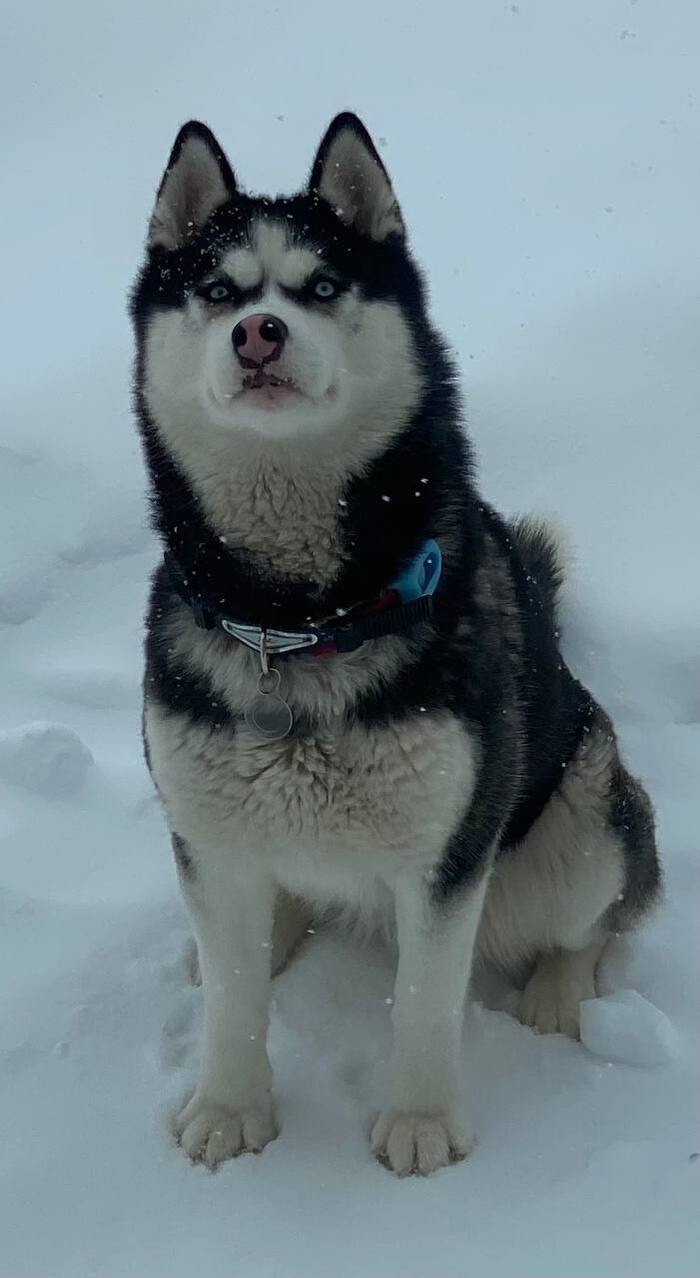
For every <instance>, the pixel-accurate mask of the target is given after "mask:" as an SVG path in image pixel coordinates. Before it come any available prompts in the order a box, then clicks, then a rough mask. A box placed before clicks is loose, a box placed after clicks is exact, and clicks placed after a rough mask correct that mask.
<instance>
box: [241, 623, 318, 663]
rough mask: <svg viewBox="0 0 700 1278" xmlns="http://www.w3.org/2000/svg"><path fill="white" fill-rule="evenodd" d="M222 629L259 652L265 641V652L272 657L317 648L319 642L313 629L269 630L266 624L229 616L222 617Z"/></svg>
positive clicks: (247, 646)
mask: <svg viewBox="0 0 700 1278" xmlns="http://www.w3.org/2000/svg"><path fill="white" fill-rule="evenodd" d="M221 629H222V630H225V631H226V633H227V634H228V635H233V638H234V639H237V640H238V642H239V643H243V644H245V646H246V648H253V649H254V651H255V652H257V653H260V652H261V651H262V645H263V641H264V647H265V653H266V654H267V655H269V656H271V657H272V656H274V655H275V654H280V653H283V652H298V651H300V650H302V649H304V648H315V647H316V644H317V643H318V635H317V634H316V633H314V631H312V630H268V629H266V628H265V626H247V625H244V624H243V622H240V621H230V620H229V618H228V617H222V619H221Z"/></svg>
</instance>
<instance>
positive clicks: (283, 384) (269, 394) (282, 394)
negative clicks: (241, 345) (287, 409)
mask: <svg viewBox="0 0 700 1278" xmlns="http://www.w3.org/2000/svg"><path fill="white" fill-rule="evenodd" d="M241 394H249V395H252V396H254V397H255V399H256V401H259V402H260V405H261V406H263V405H266V404H277V403H280V402H283V401H284V400H286V399H290V398H291V397H293V396H296V395H301V391H300V389H299V387H298V386H297V383H296V382H295V381H294V378H293V377H279V376H278V375H277V374H276V373H271V372H270V371H269V370H268V369H266V368H256V369H255V371H254V372H252V373H247V374H246V376H245V377H244V378H243V389H242V391H241Z"/></svg>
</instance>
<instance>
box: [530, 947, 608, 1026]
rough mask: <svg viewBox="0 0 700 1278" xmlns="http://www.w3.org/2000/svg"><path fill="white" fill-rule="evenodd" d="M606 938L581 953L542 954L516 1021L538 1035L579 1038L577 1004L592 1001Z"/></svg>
mask: <svg viewBox="0 0 700 1278" xmlns="http://www.w3.org/2000/svg"><path fill="white" fill-rule="evenodd" d="M605 945H606V938H602V939H601V940H595V941H591V942H590V944H589V945H585V946H584V947H583V949H581V950H563V949H558V950H552V951H550V953H548V954H542V955H541V956H540V957H539V959H538V960H537V963H536V964H535V970H534V972H533V973H532V976H531V977H530V979H529V981H528V983H527V985H526V986H525V989H524V991H523V996H522V999H521V1002H520V1011H519V1019H520V1020H521V1021H522V1023H523V1025H530V1026H531V1027H532V1029H534V1030H535V1031H536V1032H537V1033H538V1034H568V1035H569V1037H570V1038H578V1036H579V1004H580V1003H581V1002H583V1000H584V999H588V998H595V996H596V985H595V974H596V968H597V966H598V962H599V959H600V956H601V954H602V953H603V950H604V949H605Z"/></svg>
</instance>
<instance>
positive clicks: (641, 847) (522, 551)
mask: <svg viewBox="0 0 700 1278" xmlns="http://www.w3.org/2000/svg"><path fill="white" fill-rule="evenodd" d="M319 277H323V278H324V279H330V281H331V282H332V285H333V289H332V292H334V296H333V297H331V298H330V299H328V298H320V297H318V296H317V294H316V293H315V291H314V288H315V282H316V281H318V279H319ZM216 281H219V282H223V285H224V287H225V289H226V290H228V292H227V293H226V295H225V300H224V301H223V303H222V302H218V303H213V302H212V301H209V300H206V299H205V298H203V296H202V289H203V286H204V285H207V284H211V283H212V282H216ZM218 291H219V292H220V289H219V290H218ZM252 312H256V313H257V312H265V313H267V314H272V315H274V316H276V317H279V319H281V320H282V321H283V323H284V325H286V328H287V330H288V340H287V342H286V344H285V347H284V353H283V355H282V357H281V359H280V361H279V371H280V376H281V377H283V378H284V379H286V384H288V385H289V387H291V388H292V389H291V390H290V393H289V395H288V396H287V399H288V402H287V403H284V404H281V405H280V404H268V403H267V401H266V400H265V398H264V394H265V392H261V391H259V390H255V389H249V388H247V385H246V382H245V373H244V370H242V369H241V367H240V366H239V364H238V362H237V361H236V358H235V355H234V349H233V346H232V343H231V333H232V330H233V328H234V326H235V325H236V324H237V323H238V322H239V320H241V319H242V318H245V317H246V316H249V315H250V314H251V313H252ZM132 315H133V319H134V325H135V330H136V339H137V352H138V354H137V366H136V405H137V412H138V418H139V423H140V428H141V435H142V440H143V445H144V450H145V455H146V459H147V463H148V467H149V471H150V476H151V482H152V508H153V518H154V522H155V526H156V529H157V531H158V533H159V534H160V537H161V539H162V542H163V545H164V547H165V548H168V549H169V550H170V551H171V552H172V553H174V554H175V556H176V557H177V559H178V561H179V562H180V564H181V565H182V566H183V568H184V570H185V572H186V574H187V576H188V580H189V581H190V583H191V588H192V589H194V590H198V591H200V592H201V593H202V595H203V596H204V597H206V598H208V599H210V600H214V601H215V602H216V603H217V605H218V607H219V608H220V610H221V611H222V612H224V613H227V614H228V615H229V616H230V617H233V618H237V619H239V620H249V621H251V622H255V623H259V624H262V625H269V626H275V625H276V626H278V627H279V626H282V627H283V628H290V627H293V626H299V625H303V623H304V622H305V620H306V619H308V618H310V617H311V618H319V617H322V616H327V615H332V614H333V613H334V611H335V610H337V609H343V608H346V607H347V606H348V605H349V604H351V603H354V602H356V601H357V600H362V599H371V598H374V597H375V596H379V595H380V594H381V592H382V590H383V589H384V588H385V587H386V586H387V584H388V583H390V582H391V581H392V580H394V579H395V578H396V576H397V574H398V572H399V570H400V568H401V566H402V565H405V564H406V563H407V562H410V560H411V559H412V558H413V556H414V555H415V554H416V552H417V550H418V549H419V548H420V546H421V544H422V543H423V541H424V540H425V539H426V538H428V537H432V538H435V539H436V540H437V541H438V542H439V544H440V547H441V549H442V554H443V559H444V571H443V576H442V579H441V582H440V586H439V589H438V592H437V594H436V596H435V611H434V618H433V621H432V622H431V623H425V624H423V625H422V626H421V627H420V628H419V629H417V630H416V631H415V632H414V633H413V634H411V635H410V636H408V637H397V636H393V637H385V638H383V639H377V640H374V641H372V642H368V643H365V644H364V645H363V646H362V647H361V648H360V649H358V650H357V651H355V652H352V653H349V654H347V655H336V656H328V657H326V658H323V659H318V660H317V659H314V658H313V657H311V656H309V655H307V654H303V653H302V654H298V655H292V656H289V657H287V658H285V659H284V660H280V661H279V662H278V663H277V668H278V669H279V670H280V673H281V680H282V684H281V691H282V694H283V696H284V697H285V699H286V700H287V701H288V703H289V704H290V706H291V707H292V710H293V712H294V716H295V729H294V732H293V734H292V735H291V736H290V737H289V738H287V739H285V740H282V741H277V742H274V741H264V740H261V739H259V738H257V737H256V735H255V733H254V732H253V731H252V730H251V729H250V728H249V727H248V726H247V725H246V723H245V720H244V713H245V710H246V708H247V706H249V704H250V702H251V699H252V697H253V695H254V691H255V687H256V678H257V674H258V669H259V665H258V661H257V658H256V656H255V654H253V653H252V652H251V651H249V650H248V649H246V648H244V647H243V646H241V645H240V644H238V643H237V642H236V641H235V640H234V639H232V638H231V637H229V636H228V635H226V634H225V633H223V632H222V631H221V630H215V631H205V630H202V629H199V628H198V626H197V624H196V622H195V618H194V616H193V614H192V612H191V611H190V609H189V608H188V606H187V605H186V604H185V603H183V602H182V601H181V599H180V598H179V597H178V595H177V594H176V593H175V592H174V590H173V588H172V586H171V584H170V581H169V579H168V577H167V574H166V572H165V570H164V569H163V568H162V567H161V568H160V569H158V570H157V571H156V573H155V577H154V581H153V589H152V596H151V604H150V611H149V616H148V628H147V644H146V677H145V705H144V735H145V743H146V751H147V757H148V761H149V766H150V769H151V772H152V775H153V778H154V781H155V784H156V786H157V788H158V792H159V795H160V797H161V800H162V803H163V806H164V808H165V812H166V816H167V820H168V823H169V826H170V829H171V832H172V837H173V845H174V848H175V853H176V860H177V864H178V869H179V875H180V881H181V885H182V890H183V893H184V897H185V900H186V903H187V907H188V910H189V913H190V916H191V919H192V923H193V927H194V931H195V934H196V939H197V945H198V950H199V956H200V964H201V972H202V978H203V984H204V994H205V1003H206V1015H205V1041H204V1051H203V1059H202V1065H201V1074H200V1078H199V1082H198V1084H197V1087H196V1089H195V1092H194V1094H193V1096H192V1097H191V1099H190V1100H189V1102H188V1103H187V1105H186V1106H185V1108H184V1109H183V1111H182V1113H181V1114H180V1115H179V1118H178V1119H177V1132H178V1135H179V1139H180V1142H181V1144H182V1146H183V1148H184V1150H185V1151H186V1152H187V1153H188V1154H189V1155H190V1156H191V1157H193V1158H196V1159H201V1160H203V1161H204V1162H206V1163H207V1164H208V1165H209V1166H212V1167H213V1166H215V1165H216V1164H218V1163H219V1162H220V1161H221V1160H223V1159H225V1158H228V1157H231V1156H233V1155H236V1154H238V1153H240V1152H242V1151H244V1150H260V1149H262V1148H263V1146H264V1145H266V1144H267V1142H268V1141H270V1140H272V1139H273V1137H274V1136H275V1135H276V1133H277V1124H276V1119H275V1108H274V1103H273V1098H272V1077H271V1072H270V1066H269V1062H268V1058H267V1053H266V1045H265V1040H266V1034H267V1026H268V1009H269V1001H270V981H271V974H272V972H273V971H274V970H276V969H277V968H278V967H279V966H280V965H281V964H282V963H283V962H284V960H285V958H286V956H287V955H288V953H289V952H290V950H291V949H292V948H293V947H294V945H295V944H296V942H297V941H298V939H299V936H300V935H301V934H302V933H303V932H304V930H305V929H306V928H307V926H308V923H309V919H310V917H311V913H312V912H315V913H318V912H319V911H321V912H323V911H326V910H327V909H328V908H329V907H332V908H337V907H339V908H340V909H341V910H343V911H348V912H350V913H354V914H357V915H359V916H361V917H363V918H366V919H370V920H372V921H375V920H376V921H382V920H389V921H390V923H391V925H392V927H393V930H394V933H395V936H396V940H397V943H398V967H397V974H396V988H395V995H394V1003H393V1028H394V1044H393V1053H392V1062H391V1075H390V1087H389V1095H388V1097H387V1102H386V1108H385V1110H384V1111H383V1113H382V1114H381V1115H380V1117H379V1118H378V1120H377V1122H376V1124H375V1125H374V1128H373V1131H372V1138H371V1139H372V1147H373V1149H374V1151H375V1153H376V1155H377V1157H378V1158H379V1159H380V1160H381V1161H382V1162H383V1163H385V1164H386V1165H387V1166H388V1167H390V1168H391V1169H393V1170H394V1171H395V1172H397V1173H398V1174H399V1175H405V1174H408V1173H410V1172H412V1171H417V1172H420V1173H424V1174H425V1173H429V1172H432V1171H434V1170H435V1169H436V1168H438V1167H441V1166H444V1165H446V1164H448V1163H450V1162H452V1161H454V1160H455V1159H458V1158H460V1157H462V1156H463V1155H464V1154H465V1153H466V1152H467V1150H468V1148H469V1146H470V1144H471V1140H472V1118H471V1115H470V1113H469V1106H468V1103H467V1104H466V1106H465V1105H464V1103H463V1102H464V1098H462V1100H460V1089H459V1077H458V1075H459V1059H460V1039H461V1029H462V1011H463V1004H464V999H465V993H466V990H467V985H468V982H469V978H470V971H471V970H472V959H473V957H474V960H475V963H474V970H475V971H479V970H482V969H486V968H492V969H497V970H499V971H500V972H503V973H506V974H507V975H508V977H509V978H510V979H511V980H513V981H516V982H519V984H520V987H521V989H522V995H521V1000H520V1009H519V1014H520V1018H521V1020H523V1021H524V1022H525V1023H527V1024H529V1025H531V1026H533V1027H534V1028H535V1029H536V1030H539V1031H543V1032H550V1031H563V1032H565V1033H567V1034H571V1035H573V1036H576V1035H577V1034H578V1006H579V1002H580V1000H581V999H584V998H590V997H592V996H593V995H594V993H595V972H596V965H597V963H598V960H599V958H600V956H601V953H602V951H603V949H604V947H605V944H606V940H607V938H608V937H609V936H610V935H611V933H613V932H619V931H621V930H624V929H628V928H631V927H633V926H634V925H635V924H636V923H637V922H638V920H639V919H640V918H641V917H642V916H643V915H644V913H645V912H646V911H647V910H648V909H649V907H650V906H651V905H652V904H653V903H654V901H655V900H656V898H657V896H658V893H659V869H658V864H657V859H656V852H655V846H654V829H653V817H652V810H651V805H650V803H649V800H648V798H647V796H646V795H645V793H644V791H643V790H642V788H641V786H640V785H639V784H638V783H637V782H636V781H634V780H633V779H632V778H631V777H630V776H629V774H628V773H627V772H626V771H625V769H624V767H623V766H622V764H621V762H620V759H619V755H618V751H617V745H616V740H615V735H614V732H613V729H612V727H611V724H610V721H609V719H608V718H607V716H606V714H605V713H604V711H603V710H601V708H600V707H599V706H597V705H596V703H595V701H594V700H593V698H592V697H591V695H590V694H589V693H588V692H587V691H586V690H585V688H583V687H582V686H581V685H580V684H579V683H578V682H577V681H576V679H575V678H574V677H573V676H572V675H571V674H570V672H569V670H568V669H567V667H566V665H565V664H564V662H563V660H562V657H561V655H560V652H559V649H558V644H557V634H558V631H557V628H556V616H555V602H556V594H557V589H558V586H559V584H560V576H561V573H560V566H559V562H558V557H557V549H556V546H555V544H554V542H553V541H552V539H551V537H550V536H549V535H548V533H547V531H546V529H545V528H544V527H543V526H540V525H538V524H537V523H536V522H535V523H533V522H528V521H522V522H520V523H517V524H507V523H506V522H504V520H503V519H501V518H500V517H499V516H498V515H497V514H496V513H495V512H494V511H493V510H492V509H491V508H490V507H489V506H487V505H486V504H485V503H484V501H483V500H482V499H481V497H480V496H479V493H478V490H477V488H476V486H475V481H474V474H473V467H472V459H471V453H470V448H469V444H468V442H467V439H466V437H465V434H464V429H463V423H462V419H461V414H460V407H459V402H458V397H457V393H456V389H455V378H454V371H453V366H452V364H451V361H450V359H449V357H448V355H447V352H446V350H445V347H444V344H443V342H442V341H441V339H440V337H439V336H438V335H437V334H436V332H435V331H434V329H433V327H432V325H431V323H430V320H429V318H428V315H427V311H426V303H425V295H424V288H423V283H422V280H421V277H420V274H419V272H418V270H417V268H416V265H415V263H414V262H413V259H412V257H411V256H410V253H409V251H408V249H407V247H406V238H405V231H404V224H403V220H402V216H401V213H400V211H399V208H398V205H397V202H396V198H395V195H394V192H393V189H392V187H391V184H390V181H389V178H388V176H387V174H386V172H385V170H384V167H383V165H382V163H381V161H380V159H379V157H378V155H377V152H376V150H375V149H374V147H373V145H372V142H371V140H370V139H369V137H368V135H367V133H366V131H365V130H364V128H363V126H362V125H361V124H360V122H359V121H358V120H357V119H356V117H354V116H351V115H342V116H339V117H338V118H337V119H336V120H334V121H333V123H332V124H331V126H330V128H329V130H328V132H327V133H326V136H325V137H324V139H323V142H322V144H321V147H320V149H319V152H318V155H317V157H316V160H315V163H314V166H313V169H312V173H311V178H310V181H309V185H308V188H307V190H306V191H305V192H303V193H302V194H300V195H297V196H295V197H293V198H291V199H281V198H278V199H262V198H253V197H250V196H248V195H246V194H244V193H242V192H241V191H240V190H239V189H238V187H237V185H236V182H235V179H234V176H233V173H232V170H231V168H230V166H229V164H228V161H227V160H226V158H225V156H224V155H223V152H222V151H221V149H220V147H219V145H218V143H217V142H216V140H215V139H214V138H213V136H212V135H211V133H210V132H209V130H208V129H206V128H205V127H204V126H203V125H201V124H197V123H191V124H188V125H186V126H185V127H184V128H183V129H182V130H181V132H180V134H179V135H178V138H177V141H176V143H175V147H174V149H173V152H172V155H171V157H170V161H169V164H168V167H167V170H166V173H165V176H164V178H163V181H162V183H161V186H160V190H159V193H158V197H157V202H156V207H155V211H154V214H153V217H152V221H151V227H150V235H149V243H148V252H147V258H146V262H145V265H144V267H143V269H142V271H141V274H140V275H139V278H138V280H137V283H136V286H135V289H134V292H133V297H132ZM261 396H262V398H261ZM467 1099H468V1098H467Z"/></svg>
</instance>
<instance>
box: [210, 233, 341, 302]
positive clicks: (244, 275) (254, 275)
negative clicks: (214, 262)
mask: <svg viewBox="0 0 700 1278" xmlns="http://www.w3.org/2000/svg"><path fill="white" fill-rule="evenodd" d="M320 260H321V258H320V255H319V254H318V253H317V252H316V251H315V249H313V248H310V247H309V246H308V245H302V244H295V243H294V241H293V240H292V239H291V238H290V234H289V229H288V227H286V226H285V225H284V223H282V222H278V221H273V220H270V219H267V218H259V219H258V220H257V222H255V223H254V224H253V226H252V227H251V235H250V247H248V248H235V249H231V251H230V252H229V253H227V254H226V255H225V257H224V258H223V259H222V262H221V265H222V267H223V269H224V271H226V273H227V274H228V275H230V276H231V279H232V280H233V281H234V283H235V284H237V285H238V286H239V288H243V289H248V288H256V287H257V286H258V285H259V284H261V283H262V281H263V279H264V280H266V281H267V282H268V283H271V284H273V283H274V284H281V285H282V286H283V287H284V288H300V287H301V285H302V284H303V283H304V282H305V281H306V280H307V279H308V278H309V275H311V273H312V272H313V271H315V270H317V269H318V266H319V262H320Z"/></svg>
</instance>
